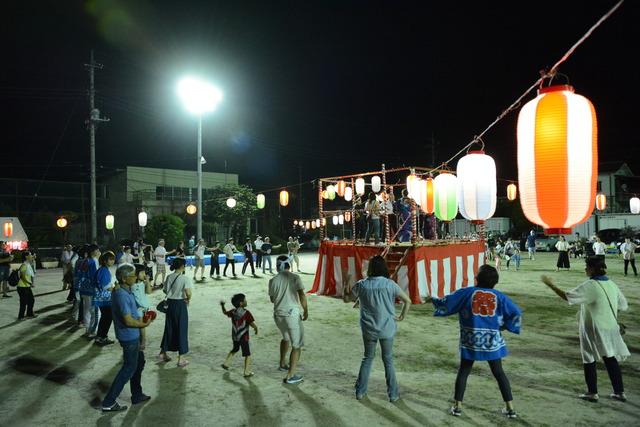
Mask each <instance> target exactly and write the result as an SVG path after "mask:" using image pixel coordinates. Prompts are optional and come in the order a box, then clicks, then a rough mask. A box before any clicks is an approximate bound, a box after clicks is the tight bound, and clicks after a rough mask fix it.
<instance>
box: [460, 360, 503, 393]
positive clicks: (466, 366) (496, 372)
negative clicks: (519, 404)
mask: <svg viewBox="0 0 640 427" xmlns="http://www.w3.org/2000/svg"><path fill="white" fill-rule="evenodd" d="M487 362H489V368H491V373H492V374H493V376H494V377H495V379H496V381H498V387H499V388H500V393H501V394H502V400H504V401H505V402H511V401H512V400H513V396H512V395H511V385H510V384H509V379H508V378H507V375H506V374H505V373H504V371H503V370H502V359H496V360H487ZM472 366H473V360H469V359H461V360H460V368H459V369H458V376H457V377H456V390H455V394H454V399H455V400H457V401H458V402H462V399H463V398H464V391H465V389H466V388H467V378H468V377H469V374H470V373H471V367H472Z"/></svg>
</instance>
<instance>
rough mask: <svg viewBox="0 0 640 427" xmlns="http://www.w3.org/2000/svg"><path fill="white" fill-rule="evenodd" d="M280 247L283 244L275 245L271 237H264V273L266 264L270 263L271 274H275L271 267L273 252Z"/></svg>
mask: <svg viewBox="0 0 640 427" xmlns="http://www.w3.org/2000/svg"><path fill="white" fill-rule="evenodd" d="M280 247H282V245H275V246H274V245H273V244H271V239H269V237H265V238H264V243H263V244H262V274H264V272H265V266H266V265H267V264H269V274H273V270H272V268H271V252H272V251H273V250H274V249H278V248H280Z"/></svg>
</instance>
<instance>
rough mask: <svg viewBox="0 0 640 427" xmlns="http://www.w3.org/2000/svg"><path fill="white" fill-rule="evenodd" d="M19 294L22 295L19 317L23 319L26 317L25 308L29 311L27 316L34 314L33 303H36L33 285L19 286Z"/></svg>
mask: <svg viewBox="0 0 640 427" xmlns="http://www.w3.org/2000/svg"><path fill="white" fill-rule="evenodd" d="M17 289H18V296H19V297H20V310H19V311H18V319H22V318H23V317H24V312H25V310H26V311H27V316H33V304H34V303H35V301H36V300H35V298H34V297H33V291H32V290H31V287H28V288H23V287H21V286H18V288H17Z"/></svg>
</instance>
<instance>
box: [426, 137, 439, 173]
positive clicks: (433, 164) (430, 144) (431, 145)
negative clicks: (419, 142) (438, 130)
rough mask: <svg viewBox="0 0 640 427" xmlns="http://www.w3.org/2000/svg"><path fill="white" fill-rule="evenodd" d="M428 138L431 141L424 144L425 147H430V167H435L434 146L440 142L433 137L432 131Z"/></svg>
mask: <svg viewBox="0 0 640 427" xmlns="http://www.w3.org/2000/svg"><path fill="white" fill-rule="evenodd" d="M429 140H430V141H431V142H430V143H429V144H426V146H427V147H431V167H434V168H435V167H436V166H437V165H436V146H437V145H440V143H439V142H438V141H436V139H435V137H434V136H433V132H431V137H430V138H429Z"/></svg>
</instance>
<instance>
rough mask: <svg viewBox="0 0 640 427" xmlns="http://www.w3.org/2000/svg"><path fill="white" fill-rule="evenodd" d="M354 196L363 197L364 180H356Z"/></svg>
mask: <svg viewBox="0 0 640 427" xmlns="http://www.w3.org/2000/svg"><path fill="white" fill-rule="evenodd" d="M356 194H358V195H360V196H362V195H364V179H363V178H358V179H356Z"/></svg>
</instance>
